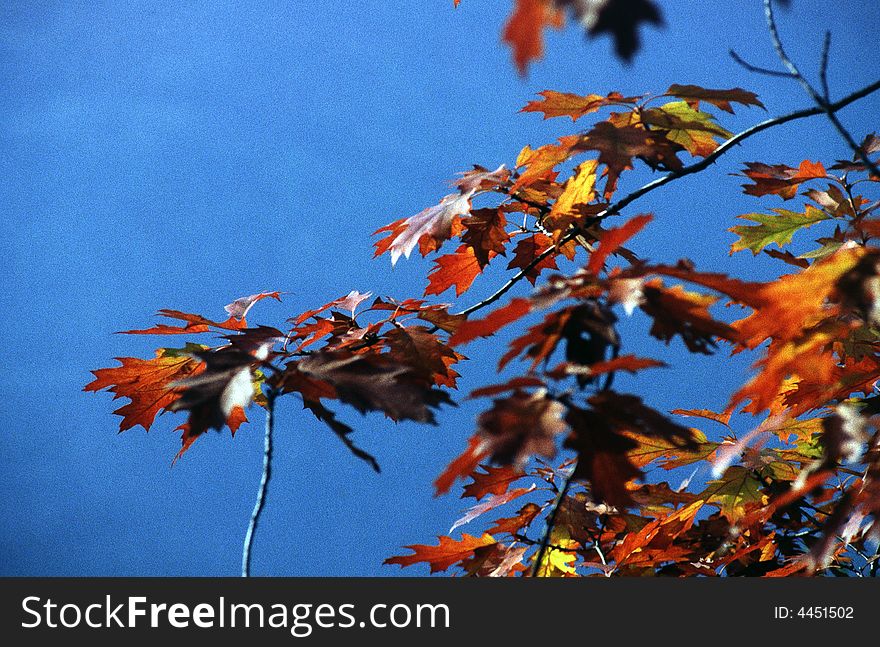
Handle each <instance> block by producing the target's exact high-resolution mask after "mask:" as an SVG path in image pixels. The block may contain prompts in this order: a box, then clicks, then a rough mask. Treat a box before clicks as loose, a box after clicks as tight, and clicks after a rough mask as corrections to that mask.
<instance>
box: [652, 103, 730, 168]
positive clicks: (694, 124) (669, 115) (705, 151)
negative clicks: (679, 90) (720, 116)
mask: <svg viewBox="0 0 880 647" xmlns="http://www.w3.org/2000/svg"><path fill="white" fill-rule="evenodd" d="M640 119H641V121H642V123H644V124H647V125H649V126H652V127H653V128H652V129H662V130H665V131H666V133H665V137H666V139H668V140H669V141H672V142H675V143H676V144H679V145H680V146H681V147H682V148H684V149H685V150H686V151H687V152H689V153H690V154H691V155H693V156H695V157H707V156H709V155H711V154H712V152H713V151H714V150H715V149H716V148H718V142H717V141H715V138H716V137H720V138H721V139H722V140H724V139H728V138H730V137H732V136H733V133H731V132H730V131H729V130H726V129H725V128H722V127H721V126H719V125H718V124H717V123H715V121H714V118H713V117H712V115H710V114H708V113H706V112H702V111H700V110H696V109H694V108H692V107H691V106H690V105H689V104H688V103H687V102H686V101H674V102H672V103H667V104H666V105H663V106H660V107H659V108H649V109H648V110H643V111H642V112H641V114H640Z"/></svg>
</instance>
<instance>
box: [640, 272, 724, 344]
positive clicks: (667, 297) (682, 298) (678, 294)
mask: <svg viewBox="0 0 880 647" xmlns="http://www.w3.org/2000/svg"><path fill="white" fill-rule="evenodd" d="M642 294H643V300H642V302H641V304H640V307H641V309H642V310H643V311H644V312H645V313H646V314H647V315H648V316H649V317H651V318H652V319H653V320H654V323H653V325H652V326H651V330H650V334H651V336H653V337H656V338H657V339H660V340H661V341H664V342H666V343H667V344H668V343H669V342H670V341H671V340H672V339H673V338H674V337H676V336H680V337H681V339H682V341H683V342H684V343H685V346H687V349H688V350H689V351H690V352H692V353H703V354H705V355H709V354H711V352H712V350H713V349H714V348H715V346H716V345H717V341H716V340H717V339H718V338H720V339H727V340H729V341H736V340H738V339H739V334H738V333H737V331H736V330H735V329H734V328H732V327H731V326H729V325H728V324H726V323H724V322H721V321H717V320H716V319H714V318H713V317H712V315H711V313H710V312H709V308H710V307H711V306H712V305H713V304H715V302H717V301H718V297H716V296H713V295H706V294H698V293H696V292H690V291H688V290H685V289H684V288H682V287H681V286H680V285H676V286H673V287H671V288H667V287H664V286H663V285H662V283H660V282H659V281H651V282H649V283H647V284H645V286H644V287H643V288H642Z"/></svg>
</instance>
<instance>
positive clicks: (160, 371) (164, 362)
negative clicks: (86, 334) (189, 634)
mask: <svg viewBox="0 0 880 647" xmlns="http://www.w3.org/2000/svg"><path fill="white" fill-rule="evenodd" d="M206 348H207V347H206V346H200V345H195V344H191V345H188V346H187V347H186V348H184V349H172V348H160V349H159V350H157V351H156V356H155V357H154V358H153V359H148V360H144V359H138V358H136V357H117V358H116V361H117V362H119V363H120V366H118V367H116V368H101V369H97V370H95V371H92V373H93V374H94V376H95V379H94V380H93V381H92V382H89V383H88V384H87V385H86V386H85V387H84V388H83V390H84V391H100V390H102V389H107V390H108V391H110V392H111V393H113V398H114V399H116V398H128V399H129V400H130V402H129V403H128V404H126V405H124V406H122V407H120V408H119V409H117V410H116V411H114V412H113V413H115V414H116V415H118V416H122V421H121V422H120V423H119V431H125V430H126V429H131V428H132V427H135V426H137V425H140V426H141V427H143V428H144V429H145V430H147V431H149V429H150V426H151V425H152V424H153V421H154V420H155V419H156V416H157V415H158V414H159V413H160V412H162V411H163V410H166V409H167V408H168V407H169V406H170V405H171V404H172V403H173V402H175V401H176V400H177V399H178V398H180V389H179V388H177V387H175V386H172V385H173V384H175V383H176V382H178V381H180V380H183V379H185V378H188V377H190V376H191V375H193V374H195V373H197V372H198V371H201V370H203V368H204V364H203V363H202V361H201V360H199V359H197V358H196V357H193V356H192V354H191V353H192V352H194V351H196V350H199V351H201V350H205V349H206Z"/></svg>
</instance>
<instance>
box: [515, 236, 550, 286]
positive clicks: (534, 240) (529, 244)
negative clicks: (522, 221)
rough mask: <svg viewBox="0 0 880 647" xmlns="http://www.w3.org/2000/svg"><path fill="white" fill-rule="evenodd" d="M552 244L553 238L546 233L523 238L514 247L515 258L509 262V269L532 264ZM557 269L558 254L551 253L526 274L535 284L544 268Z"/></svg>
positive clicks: (522, 268) (522, 267)
mask: <svg viewBox="0 0 880 647" xmlns="http://www.w3.org/2000/svg"><path fill="white" fill-rule="evenodd" d="M552 246H553V240H552V239H551V238H550V237H549V236H547V235H546V234H541V233H537V234H532V235H531V236H527V237H526V238H523V239H521V240H520V241H519V242H518V243H517V244H516V247H514V249H513V258H512V259H511V261H510V263H508V264H507V269H509V270H512V269H520V270H524V269H525V268H527V267H528V266H529V265H531V264H532V263H533V262H534V261H535V259H536V258H537V257H538V256H540V255H541V254H542V253H544V252H545V251H547V250H548V249H550V248H551V247H552ZM555 269H558V267H557V265H556V256H555V255H554V254H551V255H549V256H548V257H547V258H545V259H544V260H542V261H541V262H540V263H538V264H537V265H535V266H534V267H533V268H531V269H530V270H529V271H528V272H526V275H525V276H526V279H528V281H529V283H531V284H532V285H535V283H536V282H537V280H538V275H540V274H541V272H542V271H543V270H555Z"/></svg>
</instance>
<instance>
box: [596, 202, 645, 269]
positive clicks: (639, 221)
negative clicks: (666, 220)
mask: <svg viewBox="0 0 880 647" xmlns="http://www.w3.org/2000/svg"><path fill="white" fill-rule="evenodd" d="M652 218H653V216H651V215H650V214H642V215H640V216H635V217H634V218H630V219H629V220H627V221H626V222H625V223H624V224H623V225H621V226H620V227H615V228H613V229H609V230H608V231H606V232H605V233H604V234H603V235H602V238H601V239H600V240H599V248H598V249H597V250H596V251H594V252H593V253H592V254H590V262H589V263H588V264H587V272H590V273H591V274H598V273H599V272H600V271H601V269H602V267H603V266H604V265H605V260H606V259H607V258H608V257H609V256H610V255H611V254H613V253H614V252H616V251H617V250H618V249H620V246H621V245H623V243H625V242H626V241H627V240H629V239H630V238H632V237H633V236H635V235H636V234H637V233H639V232H640V231H641V230H642V229H643V228H644V227H645V225H647V224H648V223H649V222H651V219H652Z"/></svg>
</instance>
